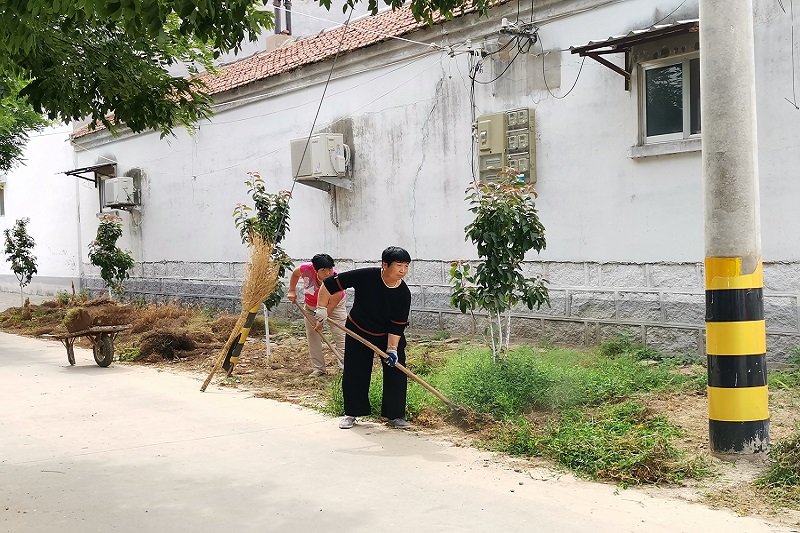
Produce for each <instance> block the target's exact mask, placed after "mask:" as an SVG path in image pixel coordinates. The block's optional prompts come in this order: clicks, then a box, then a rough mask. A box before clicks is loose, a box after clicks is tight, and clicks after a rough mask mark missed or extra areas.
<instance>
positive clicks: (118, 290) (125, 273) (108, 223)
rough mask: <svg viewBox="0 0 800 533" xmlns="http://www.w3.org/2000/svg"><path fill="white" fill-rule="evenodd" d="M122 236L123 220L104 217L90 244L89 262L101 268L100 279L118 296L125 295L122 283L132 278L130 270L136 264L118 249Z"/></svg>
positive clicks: (114, 217)
mask: <svg viewBox="0 0 800 533" xmlns="http://www.w3.org/2000/svg"><path fill="white" fill-rule="evenodd" d="M121 236H122V219H121V218H120V217H116V216H113V215H103V218H102V219H100V224H99V225H98V226H97V237H96V238H95V240H93V241H92V242H91V243H89V261H90V262H91V263H92V264H93V265H94V266H96V267H99V268H100V277H101V278H103V281H105V282H106V286H107V287H108V288H109V289H110V290H111V292H112V293H114V294H116V295H117V296H120V295H122V294H124V293H125V287H124V286H123V285H122V282H123V281H125V280H126V279H128V278H129V277H130V270H131V269H132V268H133V265H134V264H135V262H134V260H133V257H131V256H130V254H128V253H127V252H124V251H122V250H120V249H119V248H118V247H117V240H118V239H119V238H120V237H121Z"/></svg>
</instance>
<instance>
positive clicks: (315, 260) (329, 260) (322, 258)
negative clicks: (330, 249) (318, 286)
mask: <svg viewBox="0 0 800 533" xmlns="http://www.w3.org/2000/svg"><path fill="white" fill-rule="evenodd" d="M311 264H312V265H314V270H321V269H323V268H333V257H331V256H329V255H328V254H317V255H315V256H314V257H312V258H311Z"/></svg>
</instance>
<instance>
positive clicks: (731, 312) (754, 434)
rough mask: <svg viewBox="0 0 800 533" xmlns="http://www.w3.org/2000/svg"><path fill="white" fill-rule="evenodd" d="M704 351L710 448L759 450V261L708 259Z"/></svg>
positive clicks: (765, 425)
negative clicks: (747, 268) (749, 266)
mask: <svg viewBox="0 0 800 533" xmlns="http://www.w3.org/2000/svg"><path fill="white" fill-rule="evenodd" d="M705 263H706V264H705V267H706V268H705V272H706V354H707V356H708V434H709V441H710V446H711V451H712V452H717V453H758V452H766V451H767V448H768V446H769V411H768V407H767V363H766V357H767V355H766V352H767V343H766V325H765V322H764V301H763V291H764V289H763V287H764V278H763V275H762V267H761V261H760V260H759V261H758V264H757V266H756V268H755V270H754V271H753V272H751V273H746V272H742V259H741V258H739V257H708V258H706V262H705Z"/></svg>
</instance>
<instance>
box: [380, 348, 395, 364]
mask: <svg viewBox="0 0 800 533" xmlns="http://www.w3.org/2000/svg"><path fill="white" fill-rule="evenodd" d="M386 355H388V356H389V358H388V359H384V360H383V362H384V363H386V364H387V365H389V366H391V367H394V366H395V365H396V364H397V350H386Z"/></svg>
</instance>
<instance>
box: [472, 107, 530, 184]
mask: <svg viewBox="0 0 800 533" xmlns="http://www.w3.org/2000/svg"><path fill="white" fill-rule="evenodd" d="M534 139H535V135H534V111H533V109H513V110H510V111H503V112H501V113H493V114H490V115H483V116H480V117H478V119H477V143H478V173H479V176H480V180H481V182H487V181H494V180H496V179H497V174H498V173H499V172H501V171H502V170H503V168H505V167H511V168H513V169H514V170H516V171H517V172H518V173H519V174H521V175H522V176H524V178H523V179H524V181H525V183H536V172H535V162H536V150H535V143H534Z"/></svg>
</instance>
